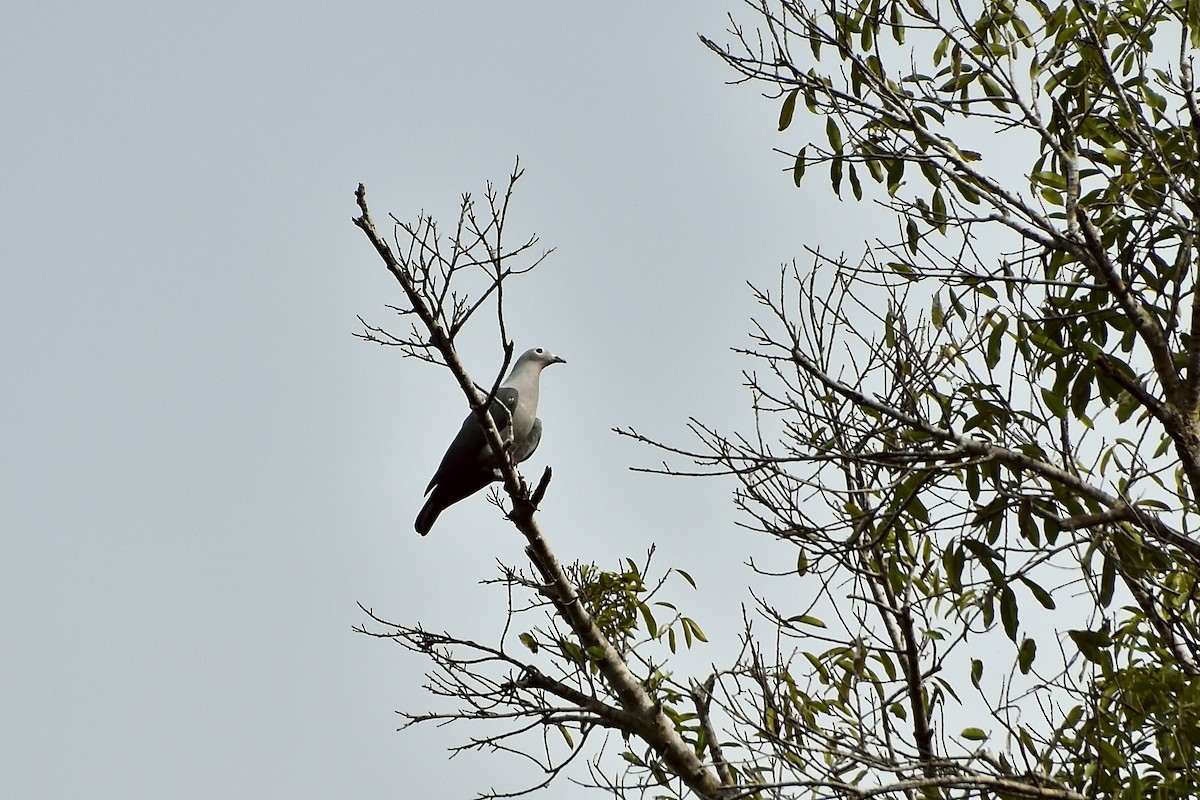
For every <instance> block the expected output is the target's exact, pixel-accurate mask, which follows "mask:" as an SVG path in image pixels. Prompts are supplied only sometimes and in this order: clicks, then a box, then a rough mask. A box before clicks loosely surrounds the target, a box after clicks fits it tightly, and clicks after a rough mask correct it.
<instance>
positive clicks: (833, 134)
mask: <svg viewBox="0 0 1200 800" xmlns="http://www.w3.org/2000/svg"><path fill="white" fill-rule="evenodd" d="M825 135H826V136H827V137H828V138H829V146H830V147H832V148H833V150H834V152H835V153H840V152H842V131H841V129H840V128H838V125H837V122H835V121H834V119H833V117H826V118H825Z"/></svg>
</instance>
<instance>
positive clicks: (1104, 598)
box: [1100, 557, 1117, 608]
mask: <svg viewBox="0 0 1200 800" xmlns="http://www.w3.org/2000/svg"><path fill="white" fill-rule="evenodd" d="M1116 585H1117V560H1116V559H1115V558H1111V557H1106V558H1105V559H1104V565H1103V567H1101V570H1100V607H1101V608H1108V606H1109V604H1110V603H1112V599H1113V592H1114V591H1115V589H1116Z"/></svg>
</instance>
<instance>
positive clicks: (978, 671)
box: [971, 658, 983, 689]
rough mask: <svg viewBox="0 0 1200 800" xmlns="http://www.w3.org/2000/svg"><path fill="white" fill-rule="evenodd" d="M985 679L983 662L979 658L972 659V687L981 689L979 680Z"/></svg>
mask: <svg viewBox="0 0 1200 800" xmlns="http://www.w3.org/2000/svg"><path fill="white" fill-rule="evenodd" d="M982 677H983V662H982V661H980V660H979V659H978V658H972V659H971V685H973V686H974V687H975V688H976V689H978V688H979V680H980V678H982Z"/></svg>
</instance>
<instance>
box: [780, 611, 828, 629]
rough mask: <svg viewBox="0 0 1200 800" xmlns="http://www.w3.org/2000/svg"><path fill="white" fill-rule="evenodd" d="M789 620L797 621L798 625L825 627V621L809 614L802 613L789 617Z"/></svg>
mask: <svg viewBox="0 0 1200 800" xmlns="http://www.w3.org/2000/svg"><path fill="white" fill-rule="evenodd" d="M788 622H792V623H795V624H798V625H812V626H813V627H814V628H824V627H825V623H824V622H822V621H821V620H819V619H817V618H816V617H814V616H810V615H808V614H801V615H800V616H798V617H788Z"/></svg>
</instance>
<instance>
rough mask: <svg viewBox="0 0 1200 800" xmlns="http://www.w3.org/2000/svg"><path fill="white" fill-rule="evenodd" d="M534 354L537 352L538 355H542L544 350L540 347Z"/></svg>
mask: <svg viewBox="0 0 1200 800" xmlns="http://www.w3.org/2000/svg"><path fill="white" fill-rule="evenodd" d="M534 352H536V353H537V354H538V355H541V353H542V348H540V347H539V348H538V349H537V350H536V351H534Z"/></svg>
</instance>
